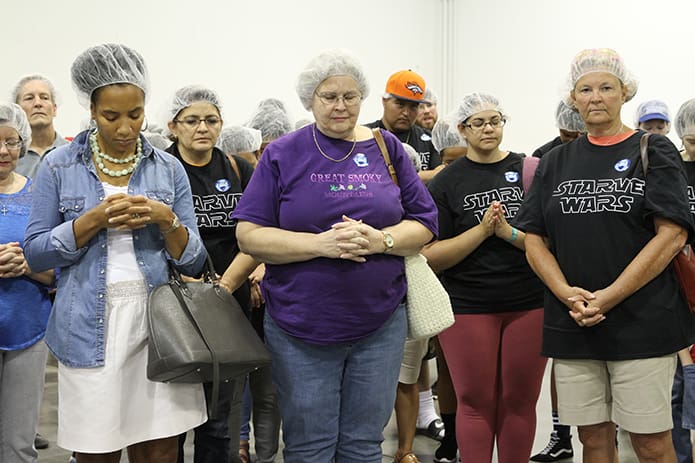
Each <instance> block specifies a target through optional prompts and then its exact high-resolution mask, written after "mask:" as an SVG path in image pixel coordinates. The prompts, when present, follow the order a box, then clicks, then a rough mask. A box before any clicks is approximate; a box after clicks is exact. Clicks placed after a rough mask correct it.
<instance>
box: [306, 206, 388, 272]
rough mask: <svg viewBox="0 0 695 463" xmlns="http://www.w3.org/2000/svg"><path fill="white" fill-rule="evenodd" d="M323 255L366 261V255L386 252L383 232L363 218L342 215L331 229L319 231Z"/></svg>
mask: <svg viewBox="0 0 695 463" xmlns="http://www.w3.org/2000/svg"><path fill="white" fill-rule="evenodd" d="M318 236H319V239H320V241H321V248H322V255H324V256H325V257H332V258H338V259H346V260H351V261H353V262H360V263H362V262H366V261H367V259H366V258H365V256H367V255H370V254H377V253H381V252H384V250H385V248H386V246H385V245H384V240H383V234H382V233H381V231H380V230H377V229H376V228H374V227H372V226H371V225H367V224H366V223H364V222H362V221H361V220H355V219H352V218H350V217H348V216H346V215H343V216H342V222H338V223H335V224H333V225H332V226H331V228H330V229H329V230H326V231H325V232H323V233H319V235H318Z"/></svg>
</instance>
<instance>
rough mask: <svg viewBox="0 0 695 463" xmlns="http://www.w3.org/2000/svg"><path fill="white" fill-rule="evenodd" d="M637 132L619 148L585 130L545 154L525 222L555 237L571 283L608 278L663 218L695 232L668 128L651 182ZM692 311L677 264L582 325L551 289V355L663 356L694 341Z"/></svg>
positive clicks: (546, 333) (655, 148)
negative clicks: (583, 134) (598, 319)
mask: <svg viewBox="0 0 695 463" xmlns="http://www.w3.org/2000/svg"><path fill="white" fill-rule="evenodd" d="M642 133H644V132H641V131H640V132H636V133H635V134H634V135H632V136H631V137H629V138H628V139H627V140H625V141H623V142H620V143H618V144H615V145H612V146H597V145H593V144H592V143H590V142H589V140H588V139H587V137H581V138H579V139H577V140H575V141H573V142H570V143H566V144H564V145H561V146H558V147H557V148H554V149H553V150H552V151H550V152H549V153H548V154H546V155H545V156H543V158H542V159H541V162H540V165H539V166H538V170H537V171H536V176H535V179H534V182H533V186H532V187H531V190H530V191H529V195H528V197H527V199H526V202H525V203H524V205H523V207H522V208H521V211H520V212H519V215H518V216H517V222H516V224H517V226H518V227H519V228H521V229H524V230H526V231H527V232H531V233H534V234H537V235H541V236H544V237H547V238H548V239H549V245H550V250H551V252H552V253H553V255H554V256H555V258H556V259H557V262H558V264H559V265H560V269H561V270H562V272H563V273H564V275H565V277H566V279H567V282H568V283H569V284H570V285H572V286H579V287H582V288H584V289H587V290H589V291H595V290H599V289H602V288H605V287H607V286H609V285H610V284H611V283H613V281H615V279H616V278H617V277H618V276H619V275H620V273H621V272H622V271H623V270H624V269H625V267H626V266H627V265H628V264H629V263H630V262H631V261H632V260H633V259H634V258H635V256H636V255H637V254H638V253H639V252H640V251H641V250H642V248H643V247H644V246H645V245H646V244H647V242H648V241H649V240H650V239H652V237H653V236H654V233H655V231H654V225H653V223H654V222H653V221H654V218H655V217H662V218H665V219H668V220H671V221H673V222H675V223H677V224H679V225H681V226H683V227H685V229H686V230H687V231H688V233H689V234H690V236H691V237H692V235H693V217H692V215H691V214H690V211H689V206H688V198H687V193H686V191H687V186H686V177H685V174H684V170H683V162H682V160H681V157H680V155H679V153H678V150H677V149H676V147H675V146H673V144H672V143H671V142H670V141H669V140H668V139H667V138H666V137H664V136H661V135H652V136H651V137H650V138H649V149H648V155H649V169H648V174H647V179H646V182H645V180H644V174H643V170H642V163H641V160H640V148H639V142H640V137H641V135H642ZM693 320H694V319H693V317H692V315H691V314H690V312H689V311H688V308H687V306H686V304H685V301H684V299H683V296H682V294H681V292H680V290H679V287H678V282H677V280H676V277H675V273H674V271H673V268H672V266H670V265H669V266H668V267H667V268H666V270H665V271H664V272H662V273H661V274H660V275H658V276H657V277H656V278H654V279H653V280H652V281H650V282H649V283H647V284H646V285H645V286H644V287H643V288H641V289H640V290H638V291H637V292H636V293H634V294H633V295H631V296H630V297H628V298H626V299H625V300H624V301H623V302H621V303H620V304H618V305H617V306H616V307H614V308H613V309H612V310H610V311H609V312H608V313H607V314H606V319H605V320H604V321H602V322H601V323H599V324H597V325H596V326H594V327H590V328H583V327H579V326H578V325H577V324H576V323H575V322H574V320H573V319H572V318H571V317H570V316H569V315H568V308H567V306H565V304H563V303H562V302H560V301H559V300H558V299H557V298H556V297H555V296H554V295H553V294H552V293H551V292H550V291H546V297H545V322H544V327H543V354H544V355H547V356H549V357H557V358H566V359H596V360H628V359H637V358H649V357H657V356H661V355H667V354H670V353H673V352H676V351H678V350H679V349H681V348H683V347H685V346H687V345H689V344H692V341H693V337H694V326H693Z"/></svg>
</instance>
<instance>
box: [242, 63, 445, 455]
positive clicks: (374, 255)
mask: <svg viewBox="0 0 695 463" xmlns="http://www.w3.org/2000/svg"><path fill="white" fill-rule="evenodd" d="M368 92H369V90H368V85H367V79H366V77H365V75H364V73H363V71H362V68H361V66H360V64H359V63H358V62H357V61H356V60H355V58H353V57H352V56H351V55H350V54H347V53H345V52H342V51H331V52H324V53H322V54H320V55H318V56H317V57H315V58H314V59H312V60H311V62H310V63H309V64H308V65H307V67H306V68H305V69H304V70H303V71H302V73H301V74H300V76H299V78H298V81H297V93H298V95H299V97H300V100H301V101H302V104H303V105H304V107H305V108H306V109H307V110H311V111H312V112H313V114H314V118H315V120H316V123H315V124H311V125H308V126H306V127H303V128H301V129H299V130H296V131H294V132H292V133H290V134H288V135H286V136H284V137H280V138H278V139H277V140H275V141H274V142H272V143H270V144H269V145H268V147H267V148H266V150H265V152H264V154H263V156H262V157H261V159H260V161H259V163H258V165H257V166H256V171H255V172H254V174H253V177H252V179H251V182H250V183H249V186H248V188H247V189H246V192H245V194H244V197H243V198H242V199H241V202H240V203H239V205H238V206H237V209H236V210H235V211H234V215H233V216H234V217H235V218H236V219H238V220H239V224H238V225H237V237H238V239H239V245H240V247H241V249H242V251H244V252H247V253H249V254H250V255H252V256H253V257H255V258H256V259H258V260H260V261H262V262H265V264H266V274H265V277H264V280H263V284H262V286H261V287H262V289H263V295H264V299H265V301H266V317H265V326H264V327H265V340H266V344H267V345H268V346H269V348H270V351H271V353H272V355H273V362H272V364H271V370H272V376H273V381H274V383H275V386H276V389H277V391H278V400H279V404H280V412H281V415H282V419H283V440H284V442H285V450H284V461H285V462H286V463H300V462H301V463H306V462H310V461H311V462H329V461H335V462H338V463H340V462H353V461H359V462H366V463H378V462H381V461H382V451H381V442H382V441H383V429H384V427H385V426H386V424H387V423H388V420H389V418H390V416H391V412H392V410H393V404H394V400H395V394H396V384H397V382H398V372H399V369H400V366H401V358H402V355H403V344H404V341H405V336H406V318H405V307H404V304H403V298H404V296H405V292H406V281H405V274H404V260H403V256H405V255H410V254H413V253H415V252H417V251H418V250H419V249H420V248H421V246H422V245H423V244H424V243H426V242H427V241H429V240H430V239H431V238H432V236H433V235H435V234H436V231H437V227H436V211H435V209H434V204H433V203H432V199H431V198H430V196H429V194H428V193H427V190H426V189H425V186H424V184H423V183H422V181H420V179H419V177H418V176H417V172H416V171H415V169H414V168H413V166H412V164H411V162H410V160H409V159H408V156H407V155H406V153H405V151H404V150H403V146H402V145H401V143H400V142H399V141H398V140H397V139H396V138H395V137H394V136H392V135H390V134H389V133H387V132H385V131H381V133H382V135H383V137H384V139H385V143H386V146H387V148H388V150H389V152H390V154H391V159H392V161H393V165H394V167H395V169H396V172H397V175H398V180H399V186H400V188H399V186H396V184H395V183H394V182H393V181H392V180H391V178H390V177H389V173H388V170H387V167H386V164H385V162H384V160H383V157H382V155H381V152H380V150H379V148H378V146H377V144H376V142H375V139H374V135H373V133H372V131H371V130H370V129H368V128H366V127H364V126H361V125H357V118H358V117H359V113H360V107H361V103H362V100H363V99H364V98H366V96H367V95H368ZM411 456H412V454H411ZM405 461H408V460H405Z"/></svg>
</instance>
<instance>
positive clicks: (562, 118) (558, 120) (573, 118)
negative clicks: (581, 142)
mask: <svg viewBox="0 0 695 463" xmlns="http://www.w3.org/2000/svg"><path fill="white" fill-rule="evenodd" d="M555 125H557V128H558V129H562V130H567V131H568V132H582V133H584V132H586V126H585V125H584V121H583V120H582V117H581V116H580V115H579V113H578V112H577V111H575V110H574V109H573V108H572V107H571V106H569V105H568V104H567V103H566V102H564V101H560V103H558V105H557V109H556V110H555Z"/></svg>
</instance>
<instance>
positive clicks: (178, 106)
mask: <svg viewBox="0 0 695 463" xmlns="http://www.w3.org/2000/svg"><path fill="white" fill-rule="evenodd" d="M198 102H204V103H210V104H211V105H213V106H215V107H216V108H217V111H218V112H219V113H220V114H221V113H222V104H221V103H220V97H219V96H218V95H217V93H215V91H214V90H210V89H209V88H205V87H203V86H200V85H188V86H186V87H181V88H180V89H178V90H176V93H174V97H173V98H172V101H171V106H170V107H169V121H173V120H174V119H176V116H177V115H178V114H179V113H180V112H181V111H183V110H184V109H186V108H188V107H189V106H190V105H192V104H193V103H198Z"/></svg>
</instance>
